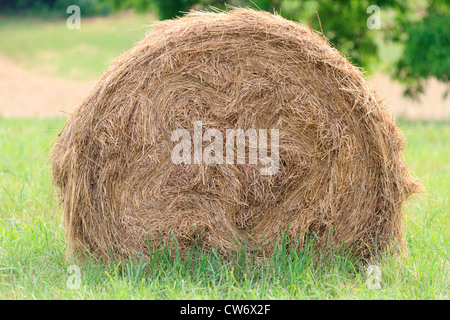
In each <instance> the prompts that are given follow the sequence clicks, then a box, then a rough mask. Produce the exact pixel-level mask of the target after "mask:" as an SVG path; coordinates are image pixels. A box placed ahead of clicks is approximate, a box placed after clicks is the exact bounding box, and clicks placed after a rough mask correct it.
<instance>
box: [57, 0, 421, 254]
mask: <svg viewBox="0 0 450 320" xmlns="http://www.w3.org/2000/svg"><path fill="white" fill-rule="evenodd" d="M198 120H200V121H202V123H203V126H204V127H205V128H217V129H219V130H220V131H221V132H222V133H223V134H224V136H225V130H226V129H238V128H240V129H243V130H247V129H250V128H253V129H267V130H270V129H278V130H279V170H278V172H277V173H276V174H274V175H262V174H261V173H260V169H261V165H260V164H249V163H245V164H213V165H206V164H204V163H202V164H191V165H188V164H175V163H173V161H172V160H171V153H172V150H173V148H174V145H175V143H174V142H173V141H172V140H171V134H172V132H173V131H174V130H175V129H180V128H184V129H187V130H188V131H190V132H191V134H192V130H193V128H194V122H195V121H198ZM205 145H206V143H205ZM404 145H405V142H404V138H403V136H402V134H401V132H400V131H399V129H398V127H397V126H396V125H395V122H394V119H393V117H392V115H391V114H390V112H388V110H387V109H386V107H385V106H384V104H383V102H382V101H381V100H380V99H379V98H378V97H377V95H376V94H375V92H374V91H372V89H370V88H369V87H368V84H367V82H366V80H365V78H364V76H363V75H362V73H361V72H360V71H359V70H358V69H357V68H356V67H354V66H352V65H351V64H350V63H349V62H348V61H347V60H346V59H345V58H344V57H343V56H342V55H341V54H340V53H339V52H338V51H337V50H336V49H335V48H333V47H332V46H330V45H329V43H327V41H326V40H324V39H323V37H322V36H321V35H318V34H316V33H315V32H312V31H311V30H310V29H309V27H305V26H303V25H301V24H298V23H294V22H292V21H287V20H285V19H283V18H282V17H280V16H276V15H272V14H269V13H266V12H257V11H253V10H249V9H234V10H231V11H229V12H220V13H206V12H193V13H190V14H188V15H187V16H185V17H182V18H179V19H176V20H168V21H163V22H159V23H157V24H156V25H155V27H154V28H153V29H152V30H151V32H150V33H149V34H148V35H147V36H146V37H145V38H144V39H143V40H142V41H140V42H139V43H137V44H136V45H135V47H134V48H132V49H131V50H129V51H128V52H126V53H124V54H123V55H121V56H119V57H118V58H117V59H116V60H115V61H114V62H113V63H112V65H111V66H110V68H109V69H108V70H107V72H106V73H105V74H104V75H103V76H102V77H101V79H100V81H99V82H98V83H97V85H96V86H95V88H94V89H93V90H92V91H91V92H90V94H89V95H88V97H87V98H86V99H85V100H84V101H82V102H81V104H80V105H79V106H78V108H77V109H76V110H75V112H74V113H73V114H72V115H71V117H70V119H69V120H68V122H67V124H66V126H65V127H64V129H63V130H62V132H61V133H60V135H59V138H58V140H57V142H56V144H55V146H54V148H53V151H52V158H53V177H54V184H55V185H56V186H57V187H58V189H59V190H60V194H61V199H62V202H63V205H64V213H65V228H66V233H67V239H68V248H69V252H73V250H84V249H88V250H90V251H91V252H92V253H94V254H95V255H97V256H101V257H107V256H109V255H110V254H111V253H112V254H113V255H115V256H117V257H126V256H129V255H130V254H134V253H136V252H137V253H143V254H145V255H147V254H149V253H150V252H151V250H153V249H154V248H155V247H158V246H160V245H165V244H167V242H168V239H169V238H170V237H171V234H173V235H174V236H175V237H176V239H177V241H178V246H179V249H180V250H181V252H183V251H184V250H186V249H187V248H189V247H190V246H192V245H193V242H194V241H199V243H201V244H202V245H203V246H204V247H205V248H211V247H219V248H221V249H222V250H223V252H227V250H229V249H230V248H231V247H232V245H233V244H240V243H242V242H243V241H246V243H247V246H250V248H254V247H257V246H260V247H261V248H263V249H265V248H266V249H268V248H271V246H272V245H273V244H274V243H275V242H276V241H277V240H278V239H279V238H280V236H281V234H283V233H285V234H286V236H287V237H288V238H289V239H291V240H295V241H296V240H300V242H301V243H303V242H304V241H305V239H306V237H307V236H308V235H311V234H314V235H315V236H316V238H317V239H318V243H317V244H318V246H319V247H320V246H322V245H325V244H326V243H327V242H328V239H329V238H330V237H331V243H332V244H335V245H341V244H344V245H345V246H347V247H349V248H350V247H351V248H361V247H362V248H363V249H361V250H360V251H359V254H360V255H361V256H362V257H370V256H371V255H372V254H373V253H375V252H377V251H380V250H381V251H382V250H384V249H386V248H387V247H389V246H391V245H400V246H401V245H402V243H403V215H402V210H401V209H402V208H401V207H402V203H403V202H404V200H405V199H406V198H407V197H408V196H409V195H411V194H412V193H415V192H417V191H418V190H419V188H420V185H419V184H418V183H417V182H416V181H415V180H414V179H413V178H412V177H411V176H410V175H409V173H408V169H407V166H406V165H405V164H404V162H403V158H402V151H403V149H404ZM246 151H247V152H248V149H247V150H246ZM354 250H356V249H354Z"/></svg>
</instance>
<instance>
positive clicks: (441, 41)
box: [394, 1, 450, 98]
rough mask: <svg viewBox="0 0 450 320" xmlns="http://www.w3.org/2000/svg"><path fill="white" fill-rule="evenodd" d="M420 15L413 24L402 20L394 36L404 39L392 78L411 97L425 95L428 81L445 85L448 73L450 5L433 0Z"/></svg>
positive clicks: (449, 68)
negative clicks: (402, 49)
mask: <svg viewBox="0 0 450 320" xmlns="http://www.w3.org/2000/svg"><path fill="white" fill-rule="evenodd" d="M423 12H425V13H424V14H423V17H421V19H418V20H417V21H415V22H413V23H407V22H405V21H401V22H400V24H401V26H400V28H399V30H397V34H396V35H394V38H395V39H401V38H402V37H404V38H406V39H405V41H404V44H405V47H404V51H403V54H402V56H401V58H400V59H399V61H398V63H397V64H396V66H395V67H396V68H395V77H396V78H397V79H398V80H400V81H401V82H403V83H404V84H406V85H407V89H406V91H405V94H406V95H407V96H410V97H413V98H417V97H418V96H419V95H420V94H421V93H423V92H424V86H425V84H426V82H427V79H429V78H432V77H434V78H436V79H437V80H439V81H441V82H443V83H448V82H449V74H450V6H449V5H448V4H447V2H446V1H432V2H430V3H429V6H428V7H427V8H426V10H425V11H423ZM449 90H450V89H447V91H446V92H445V94H444V97H446V96H447V95H448V92H449Z"/></svg>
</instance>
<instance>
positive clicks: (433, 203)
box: [0, 16, 450, 299]
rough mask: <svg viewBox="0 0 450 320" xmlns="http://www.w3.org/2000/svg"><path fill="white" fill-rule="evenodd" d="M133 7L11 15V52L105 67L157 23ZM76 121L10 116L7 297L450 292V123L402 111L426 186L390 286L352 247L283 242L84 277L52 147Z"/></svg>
mask: <svg viewBox="0 0 450 320" xmlns="http://www.w3.org/2000/svg"><path fill="white" fill-rule="evenodd" d="M121 19H122V20H121ZM127 19H128V18H127V17H123V18H118V19H117V23H116V24H111V23H110V22H108V20H107V19H106V20H96V19H91V20H87V21H85V24H83V22H82V29H81V30H80V32H84V33H76V32H75V33H72V32H70V33H68V31H67V29H66V28H65V22H64V21H61V22H58V24H56V23H54V22H52V23H50V22H42V21H37V20H34V19H31V18H27V19H23V20H20V19H15V20H14V19H9V18H8V19H2V20H1V22H0V54H2V55H5V56H8V57H10V58H12V59H14V61H16V62H17V63H18V64H20V65H22V66H23V67H24V68H28V69H31V70H36V71H42V70H46V72H49V73H52V74H55V75H58V76H62V77H68V78H73V79H80V80H83V79H95V78H96V77H98V75H99V74H100V73H101V72H102V71H103V70H104V69H105V68H106V66H107V65H108V63H109V62H110V60H111V59H112V58H113V57H115V56H116V55H118V54H119V53H121V52H123V51H124V50H126V49H128V48H129V47H130V46H131V45H132V43H133V42H135V41H137V40H139V39H140V38H141V37H142V36H143V34H144V33H145V28H143V27H141V26H142V24H143V23H146V22H148V21H149V16H138V18H136V17H134V18H133V19H134V20H133V21H134V22H133V25H135V26H136V27H129V26H130V21H128V20H127ZM136 19H137V20H136ZM125 26H128V27H125ZM83 28H84V29H83ZM68 35H70V36H68ZM8 37H14V39H15V40H14V41H8ZM71 44H75V45H74V46H72V45H71ZM23 46H24V47H23ZM21 48H23V50H21ZM74 48H78V49H76V50H75V49H74ZM77 50H78V51H77ZM65 121H66V118H63V117H55V118H46V119H32V118H2V117H0V299H448V298H449V297H450V261H449V252H448V249H449V244H450V212H449V205H450V200H449V190H450V179H449V173H450V153H449V150H450V124H449V123H445V122H406V121H401V122H399V125H400V127H401V128H402V130H403V132H404V134H405V136H406V138H407V141H408V147H407V150H406V152H405V157H406V161H407V162H408V164H409V165H410V169H411V172H412V174H413V176H414V177H416V178H418V179H419V180H420V181H421V182H422V183H423V185H424V186H425V188H426V192H425V193H424V194H422V195H417V196H414V197H413V198H411V199H409V200H408V201H407V202H406V204H405V206H404V213H405V224H406V241H407V251H405V252H403V255H402V257H401V259H397V258H396V257H395V256H394V255H393V254H390V253H386V254H385V255H384V256H382V257H381V260H380V262H379V268H380V270H381V272H382V276H381V281H380V288H379V289H374V288H371V287H370V286H369V285H368V281H367V280H368V277H367V273H366V269H365V268H364V267H362V266H360V265H359V263H358V262H357V261H355V260H354V259H353V258H352V257H350V256H348V255H336V256H334V257H331V258H328V259H323V261H319V263H316V262H315V259H314V252H313V251H312V250H309V249H305V250H294V251H292V252H286V251H284V250H278V251H276V252H275V254H274V255H273V256H272V257H268V259H267V263H266V264H258V263H256V262H255V261H254V259H252V257H251V256H250V257H249V256H248V255H245V254H236V255H235V256H233V257H230V259H228V260H227V261H223V259H222V258H221V257H220V256H219V255H218V254H217V252H216V251H211V252H202V251H195V250H194V251H192V255H191V257H190V258H189V259H186V260H182V259H180V258H179V257H177V256H175V258H174V259H171V258H170V253H169V252H167V251H165V250H160V251H158V252H156V253H155V254H154V256H153V257H152V258H151V259H150V260H130V261H122V262H121V263H99V262H97V261H95V260H94V259H89V260H87V261H85V262H82V263H80V262H79V263H77V266H78V267H79V269H80V271H81V283H80V287H79V288H72V287H71V286H70V285H68V280H70V277H71V275H72V274H73V273H72V272H71V271H70V270H71V269H70V268H69V267H70V266H71V265H73V264H74V262H73V261H68V260H67V259H66V256H65V239H64V228H63V216H62V209H61V207H60V206H59V204H58V201H57V198H56V197H55V195H56V190H54V189H53V188H52V176H51V170H50V166H51V162H50V159H49V151H50V148H51V146H52V143H53V142H54V141H55V139H56V136H57V134H58V133H59V131H60V130H61V129H62V127H63V126H64V123H65Z"/></svg>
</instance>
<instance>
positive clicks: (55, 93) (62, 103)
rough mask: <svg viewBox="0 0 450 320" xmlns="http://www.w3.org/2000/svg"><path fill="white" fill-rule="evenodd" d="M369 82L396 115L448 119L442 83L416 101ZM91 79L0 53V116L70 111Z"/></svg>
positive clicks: (382, 78) (396, 88) (394, 86)
mask: <svg viewBox="0 0 450 320" xmlns="http://www.w3.org/2000/svg"><path fill="white" fill-rule="evenodd" d="M369 82H370V83H371V84H372V86H373V87H374V88H375V89H376V90H377V92H378V94H379V95H380V97H382V98H383V99H385V101H386V104H387V105H388V106H389V107H390V108H392V110H393V111H394V113H395V114H396V116H397V117H400V118H403V119H409V120H446V121H450V98H447V99H446V100H443V99H442V95H443V93H444V92H445V85H443V84H442V83H439V82H437V81H436V80H432V81H430V83H429V85H428V87H427V91H426V94H425V95H423V96H422V97H421V99H420V101H419V102H414V101H411V100H410V99H407V98H405V97H403V95H402V92H403V87H402V86H401V85H400V84H398V83H396V82H394V81H392V80H391V79H389V77H388V76H386V75H377V76H374V77H371V78H370V79H369ZM94 84H95V81H87V82H79V81H72V80H68V79H64V78H57V77H50V76H46V75H45V74H39V73H37V72H32V71H28V70H24V69H23V68H21V67H20V66H17V65H16V64H15V63H14V62H13V61H11V60H10V59H8V58H5V57H3V56H0V116H4V117H39V118H42V117H53V116H63V115H66V113H70V112H71V110H72V108H73V107H75V106H76V105H77V104H78V102H79V101H80V99H82V98H83V97H84V96H85V95H86V94H87V93H88V92H89V90H90V89H91V88H92V87H93V86H94Z"/></svg>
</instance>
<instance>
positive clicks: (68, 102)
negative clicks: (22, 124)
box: [0, 56, 95, 118]
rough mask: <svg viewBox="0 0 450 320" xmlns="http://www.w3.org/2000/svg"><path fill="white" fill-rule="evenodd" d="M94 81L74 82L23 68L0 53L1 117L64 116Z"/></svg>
mask: <svg viewBox="0 0 450 320" xmlns="http://www.w3.org/2000/svg"><path fill="white" fill-rule="evenodd" d="M94 84H95V81H94V82H92V81H89V82H77V81H71V80H67V79H63V78H56V77H50V76H45V75H41V74H38V73H36V72H31V71H27V70H23V69H22V68H21V67H19V66H17V65H16V64H15V63H14V62H13V61H11V60H9V59H7V58H5V57H2V56H0V116H4V117H39V118H42V117H53V116H64V115H66V114H67V113H70V112H71V110H72V108H73V107H75V106H76V105H77V104H78V102H79V101H80V99H81V98H83V97H84V96H85V95H86V94H87V93H88V92H89V90H90V89H91V88H92V87H93V86H94Z"/></svg>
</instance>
